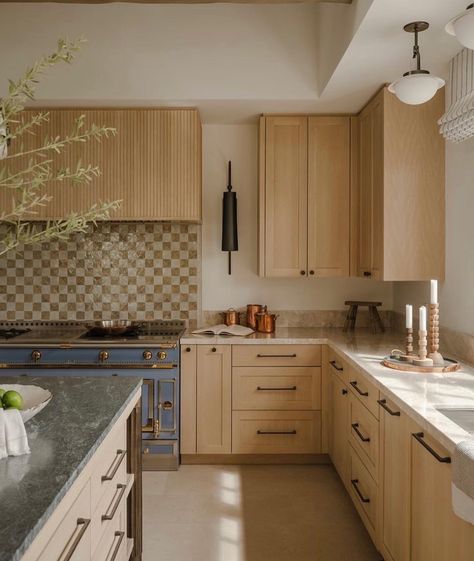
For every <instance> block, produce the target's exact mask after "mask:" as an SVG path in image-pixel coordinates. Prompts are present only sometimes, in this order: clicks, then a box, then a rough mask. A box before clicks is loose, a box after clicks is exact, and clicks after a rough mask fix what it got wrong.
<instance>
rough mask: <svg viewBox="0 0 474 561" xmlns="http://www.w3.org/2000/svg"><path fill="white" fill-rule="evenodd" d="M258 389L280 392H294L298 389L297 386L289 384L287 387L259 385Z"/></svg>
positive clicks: (260, 390)
mask: <svg viewBox="0 0 474 561" xmlns="http://www.w3.org/2000/svg"><path fill="white" fill-rule="evenodd" d="M257 391H259V392H277V391H278V392H280V391H288V392H290V391H291V392H294V391H296V386H289V387H287V388H261V387H260V386H257Z"/></svg>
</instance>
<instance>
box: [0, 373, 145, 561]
mask: <svg viewBox="0 0 474 561" xmlns="http://www.w3.org/2000/svg"><path fill="white" fill-rule="evenodd" d="M8 383H15V384H18V383H20V384H34V385H38V386H41V387H43V388H46V389H48V390H49V391H50V392H51V393H52V395H53V398H52V400H51V402H50V403H49V404H48V405H47V407H46V408H45V409H44V410H43V411H41V412H40V413H39V414H38V415H37V416H36V417H34V418H33V419H32V420H30V421H29V422H28V423H26V431H27V434H28V440H29V444H30V448H31V454H28V455H24V456H19V457H9V458H6V459H4V460H1V461H0V505H1V507H0V510H1V516H0V559H1V560H2V561H19V560H20V559H25V558H27V559H41V560H42V559H43V556H44V549H45V547H48V548H49V547H51V555H53V551H54V547H55V544H54V543H53V544H52V545H50V542H53V541H54V539H55V537H57V536H55V535H54V529H55V528H54V527H53V526H54V525H55V522H54V516H55V513H56V511H57V509H59V510H60V509H64V511H65V512H64V514H66V513H67V512H68V509H69V507H71V505H72V504H73V503H72V500H68V499H69V495H72V494H74V492H76V491H77V490H79V487H81V489H82V488H83V486H85V485H86V484H87V485H90V491H87V493H86V495H89V496H88V497H87V498H90V500H91V501H92V502H93V501H94V496H93V495H94V489H95V486H94V485H95V484H94V481H95V479H94V470H95V468H94V466H95V464H97V462H95V463H94V460H95V458H96V457H97V456H98V454H104V452H105V451H106V450H105V449H104V447H107V445H108V440H110V438H112V437H114V438H116V433H117V431H118V428H120V427H118V425H119V424H122V425H123V444H124V448H125V449H128V450H127V455H128V458H127V462H125V461H123V462H122V464H123V470H124V473H125V464H127V469H126V472H127V473H128V474H129V475H130V487H131V489H128V491H129V493H131V501H133V500H136V499H137V492H140V493H141V479H140V477H141V474H140V473H139V472H138V470H137V469H136V467H137V465H136V464H137V462H138V463H139V460H137V458H139V456H140V454H136V455H135V457H134V449H135V448H136V446H135V444H134V443H135V441H136V439H137V438H139V429H138V430H136V427H135V426H134V425H135V424H136V425H137V426H138V427H140V423H139V422H138V423H134V422H133V416H134V415H136V411H137V407H136V406H137V403H138V402H139V398H140V391H141V390H140V388H141V379H137V378H116V377H113V378H87V377H80V378H75V377H68V378H61V377H54V378H49V377H28V378H26V377H10V376H9V377H0V387H1V385H2V384H8ZM127 425H128V431H127ZM130 430H132V432H133V431H134V430H135V432H136V434H135V435H134V434H131V433H130ZM127 432H128V433H129V434H128V435H127V434H126V433H127ZM112 444H114V443H113V442H112ZM117 452H119V450H115V449H114V450H113V454H116V453H117ZM122 452H123V454H124V458H120V460H124V459H125V451H122ZM100 459H101V460H102V458H100ZM103 459H104V461H105V462H106V461H107V460H106V458H103ZM114 461H115V458H114V457H112V461H111V462H109V463H105V465H101V466H100V469H102V470H103V471H106V472H107V473H108V469H107V468H108V466H109V465H111V464H112V465H111V467H112V470H111V471H113V470H114V468H115V465H117V466H118V465H119V464H120V461H119V460H117V462H116V463H115V464H114ZM100 463H102V462H100ZM97 468H99V465H97ZM131 468H132V469H131ZM134 468H135V469H134ZM115 471H117V470H115ZM111 477H112V474H111ZM88 478H89V479H90V482H89V480H88ZM101 479H102V480H104V478H103V477H102V476H99V477H98V480H99V481H100V480H101ZM104 487H105V485H104ZM95 494H96V495H97V500H98V498H99V495H100V492H96V493H95ZM104 494H105V490H104ZM134 496H135V498H134ZM129 502H130V501H129ZM70 503H71V504H70ZM71 508H72V507H71ZM89 512H90V514H91V516H90V519H91V520H92V523H91V524H90V528H89V529H88V532H90V534H92V539H91V538H90V536H86V537H85V538H84V541H86V538H87V540H88V543H89V544H90V546H89V547H90V549H91V548H92V546H93V545H94V536H95V535H96V536H97V542H99V541H100V540H99V538H100V539H102V537H104V539H105V537H106V536H105V535H104V536H103V535H102V532H101V531H100V530H99V531H97V532H96V534H94V528H93V522H94V519H93V518H94V517H93V512H92V507H91V506H90V507H89ZM129 514H130V515H132V513H129ZM124 516H126V515H124ZM56 518H58V522H61V520H62V518H63V516H56ZM74 524H75V521H74ZM88 525H89V524H88ZM132 526H133V524H132ZM138 526H140V524H138ZM105 533H106V532H105V529H104V534H105ZM67 537H68V536H64V538H67ZM128 538H129V543H128V545H129V547H130V549H132V545H133V544H132V543H131V542H132V539H133V536H130V534H128ZM137 538H138V539H137ZM135 539H136V541H138V542H141V528H140V536H135ZM67 545H68V543H66V544H65V546H67ZM60 549H61V550H62V549H64V548H63V547H62V546H61V548H60ZM133 555H134V558H135V553H134V554H133ZM91 556H92V551H91ZM86 557H87V556H86ZM86 557H84V558H86ZM51 558H54V559H55V558H56V557H51ZM136 558H138V556H137V557H136Z"/></svg>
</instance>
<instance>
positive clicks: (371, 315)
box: [369, 306, 377, 333]
mask: <svg viewBox="0 0 474 561" xmlns="http://www.w3.org/2000/svg"><path fill="white" fill-rule="evenodd" d="M369 327H370V328H371V329H372V333H377V324H376V322H375V317H374V307H373V306H369Z"/></svg>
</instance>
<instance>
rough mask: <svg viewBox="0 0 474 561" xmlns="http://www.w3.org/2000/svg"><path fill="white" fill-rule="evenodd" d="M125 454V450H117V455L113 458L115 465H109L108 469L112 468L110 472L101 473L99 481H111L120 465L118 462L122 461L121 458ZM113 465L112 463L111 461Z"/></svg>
mask: <svg viewBox="0 0 474 561" xmlns="http://www.w3.org/2000/svg"><path fill="white" fill-rule="evenodd" d="M126 455H127V451H126V450H117V456H116V458H115V460H114V461H115V465H114V466H113V468H112V466H110V468H109V470H110V469H112V471H111V473H110V474H109V473H108V472H107V474H106V475H103V476H102V477H101V481H111V480H112V479H113V478H114V477H115V474H116V473H117V470H118V468H119V467H120V464H121V463H122V462H123V459H124V458H125V456H126ZM112 465H113V463H112Z"/></svg>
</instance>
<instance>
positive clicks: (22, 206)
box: [0, 39, 120, 255]
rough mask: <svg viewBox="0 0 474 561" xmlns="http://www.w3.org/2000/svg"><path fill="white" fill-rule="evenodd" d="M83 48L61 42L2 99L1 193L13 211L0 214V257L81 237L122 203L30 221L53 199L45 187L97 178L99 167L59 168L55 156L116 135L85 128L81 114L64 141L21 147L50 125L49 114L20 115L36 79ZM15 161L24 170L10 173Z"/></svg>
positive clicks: (108, 129) (60, 138)
mask: <svg viewBox="0 0 474 561" xmlns="http://www.w3.org/2000/svg"><path fill="white" fill-rule="evenodd" d="M82 43H83V39H78V40H76V41H66V40H64V39H60V40H59V41H58V45H57V49H56V51H55V52H53V53H52V54H51V55H49V56H43V57H42V58H41V59H39V60H38V61H37V62H36V63H35V64H34V65H33V66H32V67H31V68H29V69H28V70H27V71H26V72H25V74H24V75H23V76H22V77H21V78H20V79H19V80H17V81H13V80H9V87H8V94H7V95H6V96H5V97H3V98H0V189H1V190H7V191H8V192H9V193H11V207H10V208H8V209H0V224H1V225H3V226H5V228H2V234H1V235H0V255H3V254H5V253H7V252H9V251H12V250H14V249H15V248H19V247H21V246H24V245H26V244H38V243H42V242H45V241H51V240H57V239H66V238H68V237H69V236H70V235H71V234H73V233H76V232H85V231H86V230H87V228H88V227H89V225H90V224H94V225H95V224H96V223H97V221H98V220H104V219H107V218H109V217H110V213H111V212H113V211H115V210H116V209H117V208H118V207H119V205H120V201H112V202H105V203H97V204H95V205H93V206H92V207H91V208H89V209H88V210H86V211H85V212H82V213H75V212H74V213H71V214H69V215H68V216H66V217H65V218H64V219H60V220H49V221H48V222H46V223H43V224H41V223H38V222H35V221H31V219H32V217H33V216H34V215H36V214H37V213H38V210H39V207H43V206H46V205H47V204H48V203H49V202H51V200H52V197H51V195H49V194H48V193H46V192H44V188H45V187H46V186H47V185H49V184H51V183H53V182H59V183H60V182H64V181H68V182H71V183H73V184H88V183H90V182H91V181H92V180H93V179H94V178H95V177H98V176H99V175H100V170H99V168H98V167H96V166H92V165H90V164H88V165H83V164H82V163H81V162H78V163H77V164H76V166H75V167H74V168H69V167H65V168H60V169H57V168H55V166H54V160H53V158H52V157H53V156H54V154H60V153H61V152H63V151H64V150H65V149H66V148H67V147H68V146H70V145H71V144H75V143H79V142H87V141H88V140H97V141H100V140H101V139H102V138H108V137H110V136H114V135H115V134H116V130H115V129H114V128H111V127H105V126H98V125H94V124H93V125H91V126H90V127H86V126H85V122H84V115H81V116H80V117H78V118H77V119H76V121H75V126H74V128H73V130H72V131H70V132H69V133H68V134H65V135H64V136H56V137H54V138H51V137H46V138H44V139H43V141H42V142H41V143H40V145H39V146H38V147H35V148H31V149H25V148H24V146H23V143H22V142H21V138H22V136H23V135H25V134H35V132H36V130H37V129H38V127H40V126H41V125H42V124H43V123H45V122H47V121H48V120H49V114H48V113H47V112H40V113H37V114H35V115H33V117H31V118H29V119H27V120H25V119H24V117H23V116H22V111H23V110H24V109H25V105H26V104H27V103H28V102H31V101H34V100H35V91H36V85H37V84H38V82H39V78H40V77H41V75H42V74H43V73H44V72H45V71H46V70H47V69H48V68H50V67H52V66H54V65H56V64H57V63H59V62H66V63H70V62H72V60H73V58H74V54H75V53H76V52H77V51H78V50H79V49H80V47H81V44H82ZM12 146H15V150H14V151H12V150H10V149H11V147H12ZM19 159H21V160H19ZM18 161H21V162H22V165H21V166H14V169H13V168H12V163H13V162H18ZM24 162H26V163H24ZM18 167H20V169H19V170H18Z"/></svg>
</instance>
